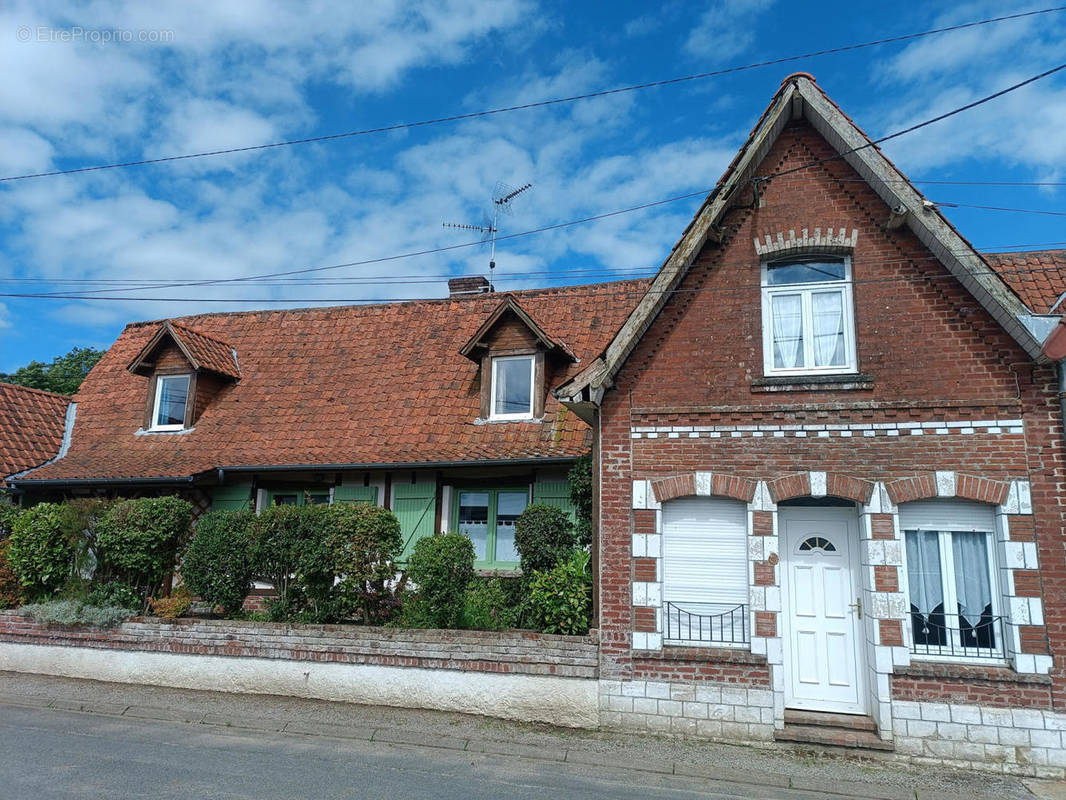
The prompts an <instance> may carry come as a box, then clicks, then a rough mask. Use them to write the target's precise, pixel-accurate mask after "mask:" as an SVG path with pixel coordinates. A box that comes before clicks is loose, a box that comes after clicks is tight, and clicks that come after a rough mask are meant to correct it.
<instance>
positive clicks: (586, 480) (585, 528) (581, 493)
mask: <svg viewBox="0 0 1066 800" xmlns="http://www.w3.org/2000/svg"><path fill="white" fill-rule="evenodd" d="M592 468H593V463H592V454H591V453H587V454H585V455H583V456H581V458H579V459H578V460H577V461H575V462H574V466H573V467H572V468H571V470H570V473H569V474H568V475H567V476H566V478H567V481H569V484H570V502H571V503H573V504H574V516H575V517H576V518H577V524H576V525H575V526H574V533H575V535H576V536H577V544H578V546H579V547H588V546H589V545H591V544H592Z"/></svg>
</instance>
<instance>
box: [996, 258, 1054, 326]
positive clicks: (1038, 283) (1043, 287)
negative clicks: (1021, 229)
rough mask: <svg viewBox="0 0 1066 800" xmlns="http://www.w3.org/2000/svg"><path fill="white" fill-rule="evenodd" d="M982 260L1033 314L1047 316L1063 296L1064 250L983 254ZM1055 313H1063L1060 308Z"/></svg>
mask: <svg viewBox="0 0 1066 800" xmlns="http://www.w3.org/2000/svg"><path fill="white" fill-rule="evenodd" d="M984 256H985V260H986V261H987V262H988V263H989V265H990V266H991V267H992V269H994V270H995V271H996V272H997V273H999V275H1000V277H1002V278H1003V280H1004V281H1006V282H1007V284H1008V285H1009V286H1010V287H1011V288H1012V289H1013V290H1014V291H1015V292H1016V293H1017V295H1018V297H1020V298H1021V299H1022V302H1023V303H1025V304H1026V305H1027V306H1028V307H1029V309H1030V310H1031V311H1032V312H1033V313H1034V314H1048V313H1050V312H1051V309H1052V308H1053V307H1054V306H1055V304H1056V303H1057V302H1058V301H1059V298H1060V297H1061V296H1062V293H1063V292H1066V250H1030V251H1027V252H1020V253H985V254H984ZM1056 313H1062V308H1061V306H1060V307H1059V308H1058V309H1056Z"/></svg>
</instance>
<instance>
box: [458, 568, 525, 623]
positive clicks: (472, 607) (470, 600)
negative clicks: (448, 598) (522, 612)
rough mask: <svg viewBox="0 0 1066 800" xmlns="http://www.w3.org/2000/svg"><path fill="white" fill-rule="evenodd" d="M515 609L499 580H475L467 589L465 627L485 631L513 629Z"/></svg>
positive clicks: (464, 606) (464, 605)
mask: <svg viewBox="0 0 1066 800" xmlns="http://www.w3.org/2000/svg"><path fill="white" fill-rule="evenodd" d="M516 616H517V615H516V613H515V607H514V606H513V605H512V603H511V599H510V598H509V597H508V596H507V592H506V591H505V590H504V587H503V581H502V580H500V579H499V578H495V577H493V578H488V579H485V580H481V579H478V578H475V579H474V580H472V581H471V582H470V585H469V586H467V588H466V597H465V598H464V604H463V627H464V628H473V629H474V630H483V631H501V630H503V629H505V628H513V627H514V626H515V621H516Z"/></svg>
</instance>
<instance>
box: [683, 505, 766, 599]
mask: <svg viewBox="0 0 1066 800" xmlns="http://www.w3.org/2000/svg"><path fill="white" fill-rule="evenodd" d="M662 513H663V600H664V601H667V602H672V603H715V604H718V603H721V604H731V605H740V604H742V603H747V602H748V546H747V544H748V542H747V535H748V507H747V505H745V504H744V503H740V502H737V501H734V500H723V499H718V498H705V497H690V498H682V499H678V500H670V501H668V502H666V503H663V511H662Z"/></svg>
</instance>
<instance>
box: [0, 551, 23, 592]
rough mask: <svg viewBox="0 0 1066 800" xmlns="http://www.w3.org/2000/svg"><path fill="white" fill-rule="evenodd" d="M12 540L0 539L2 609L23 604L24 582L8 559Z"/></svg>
mask: <svg viewBox="0 0 1066 800" xmlns="http://www.w3.org/2000/svg"><path fill="white" fill-rule="evenodd" d="M10 546H11V540H10V539H0V609H4V608H15V607H16V606H18V605H19V604H20V603H21V602H22V582H21V581H20V580H19V579H18V576H17V575H16V574H15V570H13V569H12V568H11V562H10V560H8V557H7V549H8V547H10Z"/></svg>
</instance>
